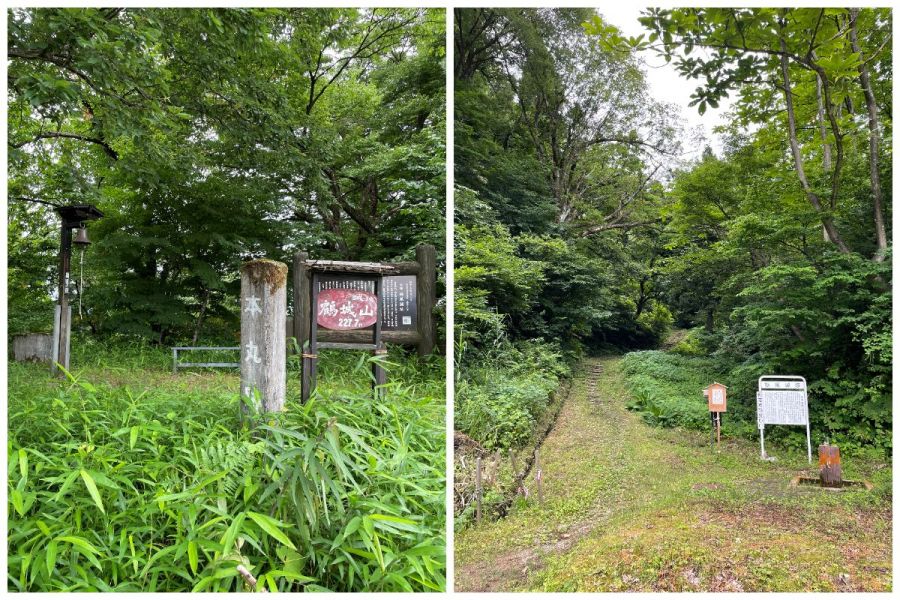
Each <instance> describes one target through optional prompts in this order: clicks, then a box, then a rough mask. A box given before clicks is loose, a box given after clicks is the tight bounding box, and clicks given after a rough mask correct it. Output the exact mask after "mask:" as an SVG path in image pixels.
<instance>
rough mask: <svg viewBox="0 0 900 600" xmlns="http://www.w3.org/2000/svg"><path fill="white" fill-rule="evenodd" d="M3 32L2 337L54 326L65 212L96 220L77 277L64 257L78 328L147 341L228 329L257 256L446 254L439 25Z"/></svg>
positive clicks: (281, 14)
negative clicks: (425, 250)
mask: <svg viewBox="0 0 900 600" xmlns="http://www.w3.org/2000/svg"><path fill="white" fill-rule="evenodd" d="M8 20H9V30H8V36H7V48H8V55H9V60H10V62H9V69H8V71H9V73H8V75H9V76H8V81H9V98H8V108H9V129H8V134H9V146H8V149H9V165H8V170H9V229H8V232H9V267H10V279H9V312H10V315H11V318H10V323H9V325H10V331H11V332H19V331H28V330H31V331H34V330H39V329H48V328H49V327H50V326H51V325H52V318H53V317H52V315H53V312H52V308H51V307H50V302H51V301H50V296H51V294H52V293H53V292H54V281H55V279H54V277H55V270H56V268H57V258H56V251H57V247H58V244H59V233H58V221H57V219H56V216H55V214H54V212H53V205H58V204H79V203H89V204H95V205H96V206H98V207H99V208H100V210H101V211H103V212H104V214H105V216H104V217H103V218H102V219H101V220H99V221H96V222H94V223H92V224H91V225H90V227H89V229H90V235H91V238H92V240H93V241H94V245H93V246H91V248H90V250H89V251H88V252H87V253H86V255H85V257H84V261H83V276H82V267H81V260H80V257H79V256H78V255H77V254H76V256H75V257H73V277H72V280H73V283H74V286H75V288H76V289H73V290H72V291H73V293H74V292H76V291H77V299H76V307H77V310H76V314H77V315H78V317H77V318H76V320H75V327H76V328H80V329H90V330H91V331H93V332H99V333H105V334H109V333H125V334H132V335H138V336H141V337H144V338H152V339H154V340H155V341H157V342H159V343H169V342H171V341H178V340H182V341H183V340H185V339H194V340H196V339H197V338H211V337H213V338H214V337H216V336H219V335H221V334H222V332H230V331H233V330H235V329H236V325H237V307H236V302H235V298H236V297H237V290H238V286H239V278H238V268H239V265H240V263H241V262H242V261H244V260H247V259H249V258H256V257H259V256H263V255H264V256H266V257H268V258H272V259H276V260H281V261H286V262H288V263H289V262H290V259H291V256H292V254H293V252H295V251H296V250H305V251H307V252H309V253H310V255H311V256H313V257H315V258H337V259H344V260H391V259H403V260H411V259H413V258H414V248H415V246H416V245H417V244H419V243H430V244H434V245H435V246H437V247H438V248H442V246H443V239H444V219H443V213H444V208H443V207H444V202H443V199H444V195H445V192H444V181H445V177H444V171H445V167H444V162H445V153H444V137H445V134H444V115H445V99H446V95H445V90H444V87H445V85H444V81H445V76H444V48H445V44H444V15H443V10H442V9H428V10H425V9H365V10H362V9H312V8H285V9H234V10H224V9H189V10H181V9H171V8H150V9H137V8H124V9H117V8H103V9H95V8H77V9H42V8H28V9H26V8H17V9H11V10H10V11H9V13H8ZM440 261H443V252H442V251H439V262H440ZM82 282H83V283H82Z"/></svg>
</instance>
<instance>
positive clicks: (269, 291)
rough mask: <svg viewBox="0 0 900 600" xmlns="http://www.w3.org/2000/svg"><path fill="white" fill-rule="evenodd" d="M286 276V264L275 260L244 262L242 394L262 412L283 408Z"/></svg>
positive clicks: (242, 270) (245, 400) (242, 286)
mask: <svg viewBox="0 0 900 600" xmlns="http://www.w3.org/2000/svg"><path fill="white" fill-rule="evenodd" d="M286 278H287V265H285V264H284V263H280V262H276V261H273V260H266V259H260V260H252V261H250V262H247V263H244V264H243V265H242V266H241V397H242V398H243V400H244V402H245V403H247V404H250V405H253V406H255V407H256V410H257V411H259V412H263V413H266V412H277V411H282V410H284V397H285V385H286V380H285V370H286V359H287V353H286V352H287V349H286V348H285V346H286V342H287V340H286V339H285V335H284V322H285V318H286V317H285V313H286V311H287V288H286V286H285V283H286ZM257 394H258V395H259V404H257V403H256V396H257Z"/></svg>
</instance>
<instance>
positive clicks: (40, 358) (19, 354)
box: [13, 333, 53, 362]
mask: <svg viewBox="0 0 900 600" xmlns="http://www.w3.org/2000/svg"><path fill="white" fill-rule="evenodd" d="M52 346H53V336H51V335H50V334H49V333H23V334H19V335H14V336H13V359H14V360H15V361H17V362H23V361H37V362H49V361H50V360H51V352H52V350H53V348H52Z"/></svg>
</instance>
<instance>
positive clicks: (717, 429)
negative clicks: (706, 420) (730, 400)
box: [703, 381, 728, 446]
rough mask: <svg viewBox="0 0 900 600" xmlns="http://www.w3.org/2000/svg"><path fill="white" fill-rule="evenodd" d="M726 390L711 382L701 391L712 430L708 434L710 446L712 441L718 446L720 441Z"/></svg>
mask: <svg viewBox="0 0 900 600" xmlns="http://www.w3.org/2000/svg"><path fill="white" fill-rule="evenodd" d="M727 389H728V388H727V387H725V386H724V385H722V384H721V383H718V382H715V381H714V382H713V383H712V384H710V386H709V387H707V388H706V389H705V390H703V395H704V396H705V397H706V401H707V405H708V407H709V417H710V423H711V425H712V430H711V432H710V442H709V444H710V446H712V444H713V440H715V443H716V444H718V443H719V442H720V441H721V439H722V413H723V412H725V411H726V408H727V406H728V405H727V399H726V395H725V391H726V390H727Z"/></svg>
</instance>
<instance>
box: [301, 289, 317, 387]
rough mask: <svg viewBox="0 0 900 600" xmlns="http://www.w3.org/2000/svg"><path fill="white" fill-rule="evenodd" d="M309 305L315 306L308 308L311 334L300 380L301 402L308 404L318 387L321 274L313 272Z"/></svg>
mask: <svg viewBox="0 0 900 600" xmlns="http://www.w3.org/2000/svg"><path fill="white" fill-rule="evenodd" d="M309 296H310V300H309V306H310V307H313V308H310V310H307V311H306V312H307V315H308V326H309V329H308V330H307V335H308V336H309V346H307V347H305V348H304V349H303V377H302V379H301V381H300V402H302V403H303V404H306V401H307V400H309V396H310V395H311V394H312V390H313V389H314V388H315V387H316V376H317V369H318V360H319V356H318V347H317V343H318V339H319V336H318V331H319V324H318V321H317V320H316V308H314V307H317V306H318V305H319V274H318V273H312V274H311V278H310V286H309Z"/></svg>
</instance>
